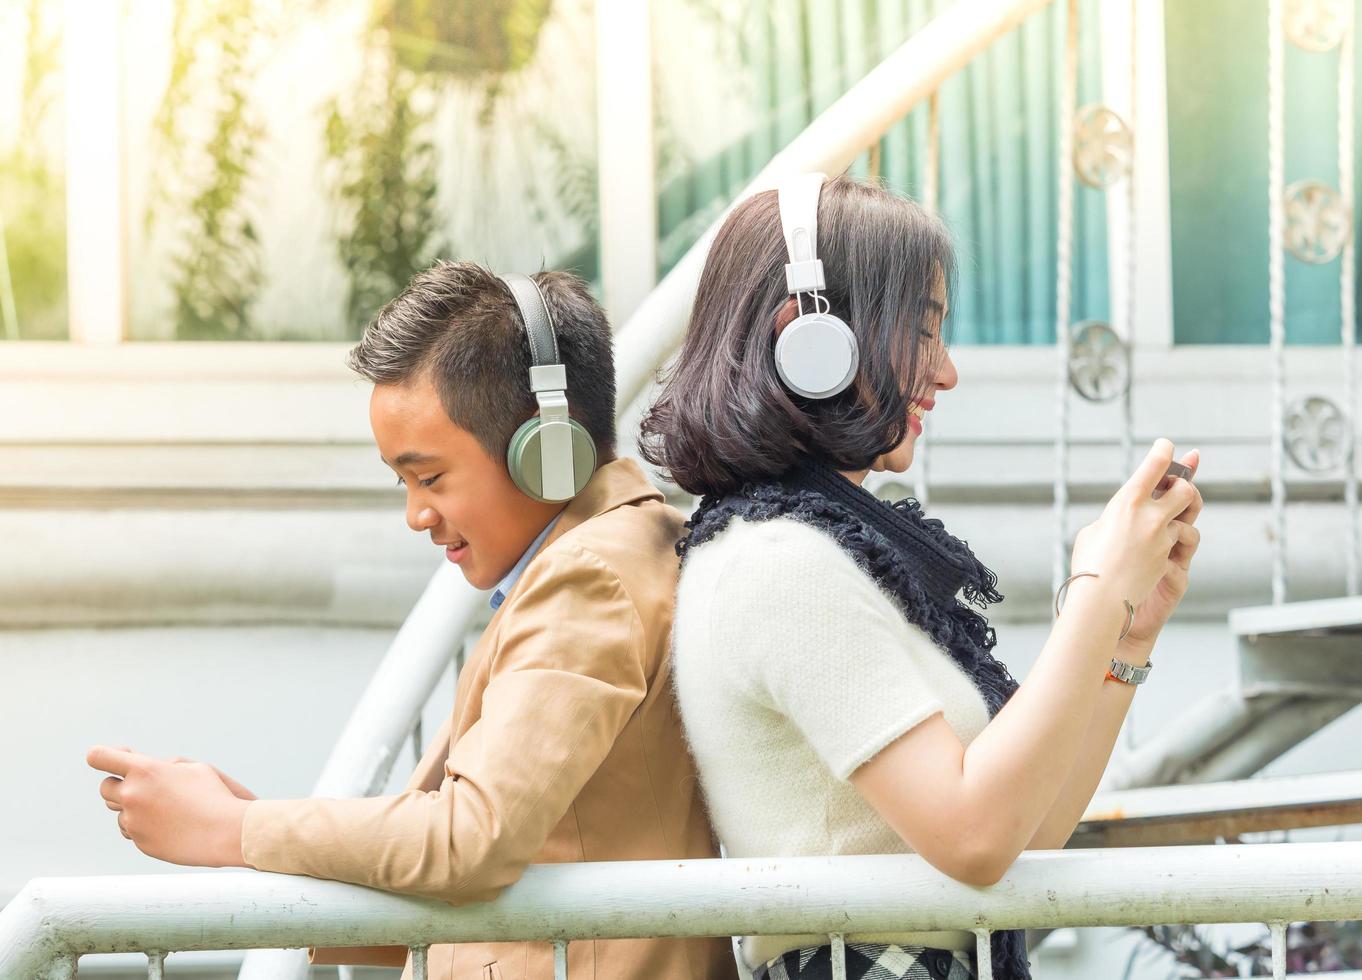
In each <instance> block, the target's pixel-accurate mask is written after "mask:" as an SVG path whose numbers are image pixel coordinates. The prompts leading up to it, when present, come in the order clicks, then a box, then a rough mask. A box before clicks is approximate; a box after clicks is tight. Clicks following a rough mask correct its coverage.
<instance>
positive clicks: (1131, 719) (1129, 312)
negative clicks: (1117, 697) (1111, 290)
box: [1121, 0, 1140, 751]
mask: <svg viewBox="0 0 1362 980" xmlns="http://www.w3.org/2000/svg"><path fill="white" fill-rule="evenodd" d="M1139 20H1140V12H1139V0H1130V102H1129V104H1128V106H1127V113H1126V123H1127V125H1129V126H1130V173H1129V175H1127V177H1126V335H1125V341H1126V356H1127V357H1128V358H1129V362H1128V367H1129V370H1130V375H1129V377H1128V378H1127V383H1126V390H1125V394H1124V395H1123V396H1122V398H1121V479H1122V480H1124V479H1125V478H1126V477H1127V476H1128V475H1129V474H1130V472H1131V470H1133V469H1134V468H1135V458H1134V457H1135V445H1134V443H1135V399H1134V393H1135V338H1136V336H1137V334H1138V331H1137V330H1136V329H1135V317H1136V313H1137V308H1138V303H1137V301H1136V294H1137V293H1138V292H1139V290H1138V288H1137V284H1136V281H1135V277H1136V274H1137V273H1138V272H1139V260H1138V258H1137V257H1136V254H1135V250H1136V248H1137V247H1138V244H1139V239H1138V237H1137V236H1136V234H1135V229H1136V226H1135V214H1136V210H1137V204H1138V195H1137V194H1136V188H1137V185H1136V183H1135V182H1136V180H1137V179H1138V177H1139V174H1140V166H1139V159H1140V153H1139V150H1140V136H1139V132H1138V130H1137V129H1136V122H1137V120H1138V118H1139V114H1138V112H1137V111H1136V110H1137V109H1138V102H1139V91H1140V86H1139V74H1140V73H1139V69H1138V67H1137V66H1138V63H1139V54H1140V46H1139V43H1138V25H1139ZM1122 730H1123V731H1124V733H1125V746H1124V747H1125V749H1126V750H1127V751H1134V749H1135V712H1134V711H1132V712H1130V713H1129V714H1128V715H1126V720H1125V724H1124V725H1123V726H1122Z"/></svg>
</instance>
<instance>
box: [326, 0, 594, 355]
mask: <svg viewBox="0 0 1362 980" xmlns="http://www.w3.org/2000/svg"><path fill="white" fill-rule="evenodd" d="M551 8H552V0H438V2H437V0H377V2H376V3H375V5H374V7H373V9H372V10H371V14H370V19H369V27H368V30H367V32H366V37H365V51H364V61H363V69H362V71H361V73H360V76H359V78H358V80H357V82H356V84H355V86H354V88H353V89H352V90H351V91H349V92H346V93H343V94H342V95H339V96H337V97H336V98H334V99H332V100H331V101H330V103H329V104H328V105H327V106H326V108H325V110H324V113H325V131H326V157H327V186H328V189H329V191H330V194H331V197H332V199H333V200H334V201H335V203H336V215H337V221H336V227H335V238H336V250H337V254H338V255H339V257H340V260H341V263H342V265H343V266H344V267H345V272H346V275H347V277H348V279H349V288H348V291H347V296H346V317H347V320H348V325H349V328H350V330H351V332H352V334H357V333H358V331H359V329H360V328H361V327H362V326H363V324H364V323H365V321H366V320H367V319H368V318H369V317H370V316H372V315H373V313H374V311H375V310H377V309H378V308H379V307H380V306H381V305H382V304H383V303H385V302H386V301H387V300H388V299H390V298H391V297H392V296H394V295H395V294H396V293H397V292H399V291H400V290H401V289H402V287H403V286H405V285H406V283H407V281H408V280H409V279H410V278H411V276H412V275H413V274H415V273H416V272H418V271H419V270H421V269H423V268H425V267H426V266H427V265H429V264H430V263H431V262H432V261H433V260H434V259H436V258H440V257H442V256H446V255H449V254H452V251H453V243H452V242H450V241H448V240H447V239H446V238H445V237H444V236H443V234H442V232H441V225H442V221H441V215H440V211H439V201H438V192H439V164H440V156H439V149H438V147H437V145H436V143H435V140H434V137H433V132H434V115H435V107H436V106H437V104H438V102H439V99H440V96H441V94H442V93H443V92H444V90H445V88H446V86H448V85H449V84H451V83H457V82H462V83H471V84H476V85H480V86H481V87H482V106H481V108H480V110H479V113H478V124H479V125H480V126H483V127H486V126H488V125H490V123H491V121H492V118H493V114H494V107H495V105H496V102H497V98H498V96H499V95H500V94H501V91H502V89H501V86H502V82H503V80H504V79H505V78H506V77H508V76H509V75H511V74H513V73H514V72H517V71H519V70H521V69H522V68H524V67H525V66H526V65H527V64H529V62H530V60H531V59H532V58H533V56H534V53H535V50H536V47H537V45H538V40H539V35H540V31H541V30H542V28H543V25H544V22H545V21H546V20H547V18H548V16H549V13H550V11H551ZM573 185H574V193H578V194H580V193H581V188H580V185H579V184H578V182H577V181H576V180H575V178H573ZM591 193H592V196H593V199H594V188H593V190H592V192H591Z"/></svg>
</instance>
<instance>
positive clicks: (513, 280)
mask: <svg viewBox="0 0 1362 980" xmlns="http://www.w3.org/2000/svg"><path fill="white" fill-rule="evenodd" d="M501 281H502V282H504V283H505V284H506V286H507V288H509V289H510V290H511V298H512V299H514V300H515V305H516V306H517V307H518V308H519V309H520V318H521V319H522V320H524V321H525V333H526V334H527V335H528V336H529V338H530V359H531V361H533V363H534V366H535V367H541V366H543V365H546V364H561V363H562V362H561V361H560V360H559V359H558V334H557V333H556V332H555V331H554V329H553V314H552V313H550V312H549V304H548V303H546V302H545V301H544V293H543V292H542V291H541V290H540V288H539V283H537V282H535V281H534V280H533V279H531V278H530V277H529V276H526V275H522V274H521V273H519V272H510V273H507V274H506V275H504V276H502V277H501Z"/></svg>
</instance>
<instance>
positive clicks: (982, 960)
mask: <svg viewBox="0 0 1362 980" xmlns="http://www.w3.org/2000/svg"><path fill="white" fill-rule="evenodd" d="M974 960H975V964H976V966H977V971H976V972H977V973H978V974H979V976H978V980H993V930H991V929H975V930H974Z"/></svg>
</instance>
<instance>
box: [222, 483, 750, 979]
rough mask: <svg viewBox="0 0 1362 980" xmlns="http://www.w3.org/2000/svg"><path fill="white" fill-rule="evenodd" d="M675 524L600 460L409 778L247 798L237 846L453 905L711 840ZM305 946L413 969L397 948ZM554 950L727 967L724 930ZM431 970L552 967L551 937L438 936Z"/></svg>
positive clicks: (709, 845) (671, 973)
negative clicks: (678, 635) (679, 705)
mask: <svg viewBox="0 0 1362 980" xmlns="http://www.w3.org/2000/svg"><path fill="white" fill-rule="evenodd" d="M681 533H682V527H681V515H680V514H679V513H678V512H677V511H676V510H674V509H673V508H671V507H669V506H667V505H666V504H665V503H664V502H663V499H662V495H661V494H660V493H658V492H657V490H655V489H654V488H653V487H652V486H651V485H650V484H649V483H648V481H647V480H646V479H645V477H644V475H643V473H642V471H641V470H640V469H639V467H638V466H637V464H635V463H634V462H633V461H632V460H616V461H614V462H611V463H607V464H606V465H605V466H603V467H601V469H600V470H599V471H598V472H597V473H596V474H595V475H594V476H593V477H592V479H591V482H590V483H588V484H587V486H586V488H585V489H584V490H583V491H582V493H581V494H580V495H579V496H578V497H576V498H575V499H574V500H573V501H572V502H571V503H570V504H569V505H568V507H567V508H566V509H565V510H564V511H563V515H562V518H561V519H560V520H559V521H558V523H557V525H556V526H555V527H554V529H553V531H552V532H550V534H549V536H548V538H547V539H546V540H545V542H544V544H543V546H542V547H541V548H540V550H539V551H538V552H537V553H536V555H535V556H534V557H533V558H532V560H531V561H530V563H529V564H528V565H527V566H526V568H525V572H524V574H523V575H522V576H521V578H520V580H519V581H518V582H517V583H516V584H515V586H514V587H513V588H512V589H511V592H510V594H509V595H508V596H507V597H506V600H505V601H504V602H503V603H502V605H501V608H500V609H498V610H497V612H496V614H495V615H493V617H492V620H491V622H490V623H489V624H488V626H487V629H486V630H485V631H484V632H483V634H482V638H481V640H480V641H479V642H478V645H477V649H476V650H475V651H474V653H473V655H472V656H471V658H470V659H469V661H468V663H467V664H466V665H465V666H464V668H463V670H462V672H461V673H460V675H459V683H458V690H457V693H456V695H455V701H454V711H453V714H452V715H451V716H450V719H449V721H448V722H447V723H446V724H445V726H444V727H443V728H442V729H441V730H440V732H439V734H437V735H436V737H435V740H434V741H433V742H432V743H431V745H430V747H429V748H428V749H427V750H426V752H425V755H424V758H422V760H421V762H420V763H419V765H418V766H417V769H416V772H415V773H414V774H413V776H412V778H411V781H410V782H409V783H408V786H407V790H406V791H405V792H403V793H401V794H399V795H397V796H384V797H369V798H362V799H344V800H337V799H307V800H257V801H254V802H252V803H251V804H250V806H249V807H247V810H246V817H245V823H244V825H243V828H242V840H241V848H242V853H243V855H244V856H245V859H246V862H247V863H248V864H249V865H251V866H252V867H254V868H257V869H259V870H261V871H278V872H283V873H287V874H304V875H311V876H313V877H315V878H329V879H334V880H339V881H349V882H354V883H356V884H360V885H368V886H371V887H374V888H382V889H385V890H387V891H393V892H403V893H407V894H413V895H424V896H428V897H430V898H438V899H442V900H444V901H447V902H449V903H451V904H455V905H458V904H462V903H465V902H475V901H483V900H486V899H490V898H492V897H494V896H495V895H497V894H498V893H499V892H500V891H501V890H502V889H503V888H505V887H506V886H507V885H509V884H511V883H512V882H514V881H515V880H516V879H518V878H519V877H520V875H521V873H522V871H523V870H524V868H525V866H526V865H528V864H531V863H535V864H540V863H550V862H559V861H622V860H644V859H678V858H708V857H713V856H715V847H714V844H713V835H712V833H711V831H710V827H709V823H708V821H707V819H706V815H705V812H704V809H703V806H702V802H701V798H700V790H699V786H698V783H697V780H696V777H695V772H694V769H693V767H692V763H691V760H690V756H689V754H688V752H687V749H686V744H685V741H684V739H683V736H682V730H681V721H680V717H679V715H678V713H677V709H676V703H675V698H674V697H673V694H672V690H671V664H670V660H669V639H670V635H671V627H672V605H673V599H674V596H675V590H676V578H677V572H678V561H677V558H676V553H675V551H674V550H673V548H674V545H675V542H676V540H677V539H678V538H679V537H680V535H681ZM309 955H310V957H311V958H312V959H313V961H314V962H317V963H337V962H342V963H345V962H348V963H370V964H374V963H383V964H388V965H393V966H400V965H403V964H406V970H405V971H404V974H403V975H404V976H409V975H410V970H411V967H410V964H409V963H408V962H407V956H406V949H405V948H404V947H362V948H354V947H352V948H346V949H340V950H335V949H328V950H314V951H311V952H310V954H309ZM568 959H569V969H570V975H571V976H573V977H576V978H578V980H587V978H598V980H668V978H676V980H718V978H724V980H731V978H733V977H734V976H735V975H736V971H735V968H734V965H733V956H732V951H731V947H730V945H729V941H728V940H727V939H701V940H674V939H673V940H612V941H590V940H583V941H579V942H574V943H572V944H571V945H570V946H569V947H568ZM429 973H430V977H431V978H432V980H437V978H438V980H454V978H458V980H465V978H476V980H548V978H551V977H552V976H553V952H552V947H551V946H550V945H549V944H547V943H498V944H473V943H460V944H458V945H442V946H434V947H432V948H431V951H430V957H429Z"/></svg>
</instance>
